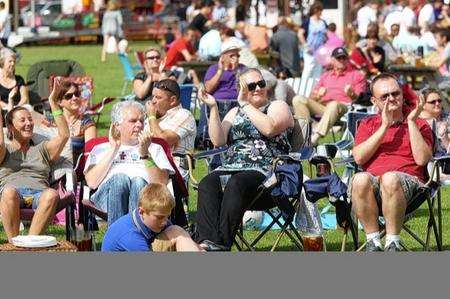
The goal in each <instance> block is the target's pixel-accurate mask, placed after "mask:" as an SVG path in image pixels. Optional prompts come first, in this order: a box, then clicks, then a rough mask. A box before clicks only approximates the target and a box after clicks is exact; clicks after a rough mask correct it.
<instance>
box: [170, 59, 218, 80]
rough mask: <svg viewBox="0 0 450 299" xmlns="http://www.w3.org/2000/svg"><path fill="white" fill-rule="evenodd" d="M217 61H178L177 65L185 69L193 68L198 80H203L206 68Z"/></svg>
mask: <svg viewBox="0 0 450 299" xmlns="http://www.w3.org/2000/svg"><path fill="white" fill-rule="evenodd" d="M215 63H217V61H211V60H204V61H203V60H193V61H182V62H179V63H178V66H180V67H182V68H184V69H185V70H189V69H193V70H194V71H195V72H196V73H197V76H198V78H199V79H200V80H203V77H204V76H205V74H206V71H207V70H208V68H209V67H210V66H211V65H213V64H215Z"/></svg>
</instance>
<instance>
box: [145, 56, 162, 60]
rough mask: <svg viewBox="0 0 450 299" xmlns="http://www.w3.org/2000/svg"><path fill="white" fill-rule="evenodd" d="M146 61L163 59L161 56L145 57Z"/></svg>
mask: <svg viewBox="0 0 450 299" xmlns="http://www.w3.org/2000/svg"><path fill="white" fill-rule="evenodd" d="M145 59H146V60H159V59H161V56H159V55H158V56H148V57H145Z"/></svg>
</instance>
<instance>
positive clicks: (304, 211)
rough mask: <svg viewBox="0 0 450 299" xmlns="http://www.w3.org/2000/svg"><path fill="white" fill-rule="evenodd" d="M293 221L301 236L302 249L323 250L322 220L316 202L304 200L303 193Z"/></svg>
mask: <svg viewBox="0 0 450 299" xmlns="http://www.w3.org/2000/svg"><path fill="white" fill-rule="evenodd" d="M295 222H296V225H297V229H298V230H299V231H300V234H301V235H302V238H303V250H304V251H324V250H325V248H326V247H325V242H324V238H323V227H322V221H321V220H320V213H319V209H318V208H317V203H312V202H310V201H308V200H306V198H305V196H304V194H302V196H301V198H300V204H299V207H298V210H297V216H296V218H295Z"/></svg>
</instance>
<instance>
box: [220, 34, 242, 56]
mask: <svg viewBox="0 0 450 299" xmlns="http://www.w3.org/2000/svg"><path fill="white" fill-rule="evenodd" d="M233 50H238V51H240V50H241V45H240V44H239V42H238V41H237V39H234V38H231V37H230V38H229V39H227V40H226V41H224V42H223V43H222V46H221V47H220V55H222V54H223V53H225V52H228V51H233Z"/></svg>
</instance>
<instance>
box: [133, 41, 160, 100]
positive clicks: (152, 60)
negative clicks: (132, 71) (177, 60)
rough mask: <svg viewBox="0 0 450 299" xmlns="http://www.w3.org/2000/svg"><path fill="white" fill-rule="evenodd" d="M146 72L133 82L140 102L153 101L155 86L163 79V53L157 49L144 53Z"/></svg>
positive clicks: (138, 75) (137, 76)
mask: <svg viewBox="0 0 450 299" xmlns="http://www.w3.org/2000/svg"><path fill="white" fill-rule="evenodd" d="M144 57H145V62H144V71H143V72H141V73H139V74H137V75H136V76H135V77H134V80H133V92H134V94H135V95H136V97H137V99H138V100H139V101H143V102H145V101H147V100H149V99H151V96H152V90H153V85H154V83H155V82H158V81H159V80H161V79H164V78H162V77H163V69H164V65H165V63H166V62H165V59H161V52H160V51H159V50H158V49H156V48H149V49H147V50H146V51H145V52H144Z"/></svg>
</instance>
